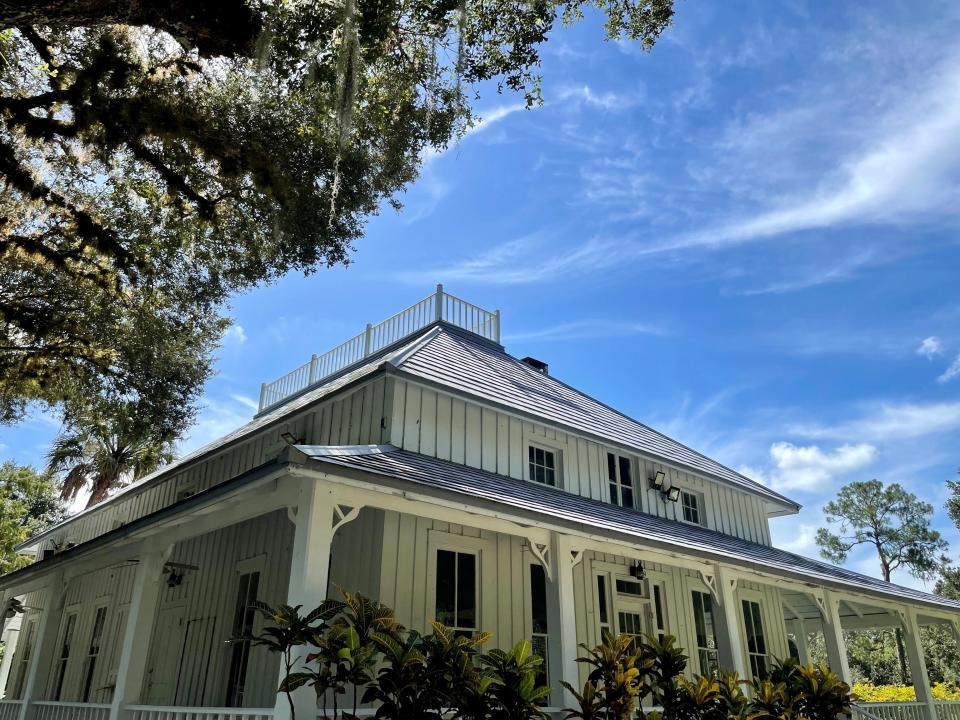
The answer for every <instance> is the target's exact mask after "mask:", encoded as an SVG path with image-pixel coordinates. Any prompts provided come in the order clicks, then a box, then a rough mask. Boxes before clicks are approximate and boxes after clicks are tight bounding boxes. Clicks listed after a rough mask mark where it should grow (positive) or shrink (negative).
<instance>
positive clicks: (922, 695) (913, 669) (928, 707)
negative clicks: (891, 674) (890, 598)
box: [901, 608, 937, 720]
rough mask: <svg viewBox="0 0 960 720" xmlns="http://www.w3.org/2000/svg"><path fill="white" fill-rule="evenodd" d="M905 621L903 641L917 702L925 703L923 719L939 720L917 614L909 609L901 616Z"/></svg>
mask: <svg viewBox="0 0 960 720" xmlns="http://www.w3.org/2000/svg"><path fill="white" fill-rule="evenodd" d="M901 619H902V621H903V629H904V633H903V640H904V642H905V643H906V646H907V660H908V661H909V662H910V677H911V679H912V680H913V688H914V690H915V691H916V693H917V700H918V701H919V702H922V703H923V717H924V718H925V719H926V720H937V706H936V705H934V704H933V692H932V691H931V689H930V676H929V675H928V674H927V661H926V659H925V658H924V657H923V645H922V644H921V639H920V624H919V623H918V622H917V612H916V610H914V609H913V608H908V609H907V612H906V613H905V614H903V615H901Z"/></svg>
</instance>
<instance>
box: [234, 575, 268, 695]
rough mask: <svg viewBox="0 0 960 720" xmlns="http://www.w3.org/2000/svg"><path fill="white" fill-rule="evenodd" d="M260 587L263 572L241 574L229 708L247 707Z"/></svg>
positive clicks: (235, 617)
mask: <svg viewBox="0 0 960 720" xmlns="http://www.w3.org/2000/svg"><path fill="white" fill-rule="evenodd" d="M259 586H260V573H259V572H248V573H243V574H242V575H240V582H239V584H238V585H237V604H236V608H235V610H234V613H233V630H232V635H231V637H232V638H233V639H234V641H233V643H232V647H231V651H230V674H229V675H228V676H227V682H228V685H227V707H243V695H244V692H245V690H246V684H247V663H248V662H249V660H250V640H249V639H248V638H249V637H250V635H251V634H252V633H253V621H254V618H255V617H256V610H255V609H254V604H255V603H256V601H257V590H258V589H259Z"/></svg>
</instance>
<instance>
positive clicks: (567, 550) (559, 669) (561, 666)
mask: <svg viewBox="0 0 960 720" xmlns="http://www.w3.org/2000/svg"><path fill="white" fill-rule="evenodd" d="M575 553H579V548H577V547H574V545H573V538H571V537H570V536H569V535H563V534H561V533H551V534H550V564H551V565H552V569H553V581H552V582H551V590H552V592H550V593H548V597H547V623H548V626H549V628H550V647H549V650H550V685H551V686H552V689H553V692H552V693H551V694H550V703H551V705H553V706H554V707H568V706H570V705H572V704H573V703H574V699H573V696H572V695H570V693H569V692H567V690H566V688H564V687H563V685H561V682H563V681H566V682H568V683H570V684H571V685H572V686H573V687H580V669H579V667H578V666H577V656H578V655H579V653H578V652H577V612H576V607H575V605H574V594H573V568H574V567H575V566H576V564H577V563H578V562H579V561H580V556H579V554H577V555H575ZM588 587H589V585H588ZM587 597H588V598H592V597H593V595H592V594H591V593H590V592H588V593H587Z"/></svg>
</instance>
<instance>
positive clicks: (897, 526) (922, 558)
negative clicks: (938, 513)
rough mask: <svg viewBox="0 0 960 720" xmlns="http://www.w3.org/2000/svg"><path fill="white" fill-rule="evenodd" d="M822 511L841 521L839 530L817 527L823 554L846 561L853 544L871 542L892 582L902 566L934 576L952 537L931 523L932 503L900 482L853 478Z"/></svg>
mask: <svg viewBox="0 0 960 720" xmlns="http://www.w3.org/2000/svg"><path fill="white" fill-rule="evenodd" d="M823 511H824V513H825V515H826V518H827V522H828V523H829V524H830V525H838V526H839V531H838V532H836V533H834V532H831V531H830V530H828V529H827V528H820V529H819V530H818V531H817V544H818V545H819V546H820V554H821V555H823V556H824V557H825V558H826V559H828V560H830V561H832V562H835V563H842V562H845V561H846V559H847V557H848V556H849V553H850V551H851V550H852V549H853V548H854V547H857V546H859V545H869V546H872V547H873V548H874V549H875V550H876V552H877V556H878V559H879V561H880V570H881V573H882V575H883V579H884V580H886V581H887V582H889V581H890V575H891V573H892V572H893V571H894V570H896V569H898V568H901V567H903V568H906V569H907V570H909V571H910V573H911V574H913V575H914V576H916V577H918V578H924V579H929V578H931V577H933V576H934V575H935V574H936V572H937V570H938V569H939V568H940V566H941V565H942V564H943V562H944V558H943V553H944V551H945V550H946V549H947V543H946V541H944V540H943V538H941V537H940V533H939V532H937V531H936V530H932V529H931V528H930V518H931V516H932V515H933V506H932V505H930V504H929V503H925V502H921V501H920V500H919V499H918V498H917V496H916V495H914V494H913V493H910V492H907V491H906V490H904V489H903V488H902V487H901V486H900V485H898V484H896V483H893V484H892V485H887V486H884V484H883V483H882V482H880V481H879V480H868V481H864V482H854V483H850V484H849V485H845V486H844V487H842V488H841V489H840V492H839V493H838V494H837V499H836V500H832V501H831V502H829V503H827V504H826V505H825V506H824V508H823Z"/></svg>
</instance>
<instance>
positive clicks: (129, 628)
mask: <svg viewBox="0 0 960 720" xmlns="http://www.w3.org/2000/svg"><path fill="white" fill-rule="evenodd" d="M171 547H172V546H169V545H164V546H150V547H147V548H145V549H144V551H143V552H142V553H141V554H140V557H139V558H138V562H137V572H136V574H135V575H134V581H133V593H132V595H131V597H130V609H129V610H128V611H127V624H126V626H125V627H124V629H123V638H122V639H121V645H120V662H119V665H118V666H117V682H116V687H115V688H114V691H113V700H112V701H111V703H110V720H121V718H122V717H123V714H124V712H125V708H126V706H127V705H135V704H137V702H138V701H139V700H140V693H141V692H142V689H143V680H144V677H145V675H146V670H147V654H148V652H149V651H150V639H151V636H152V635H153V623H154V618H155V617H156V615H157V605H158V604H159V601H160V592H161V590H162V589H163V566H164V563H165V562H166V561H167V558H168V557H169V556H170V550H171Z"/></svg>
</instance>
